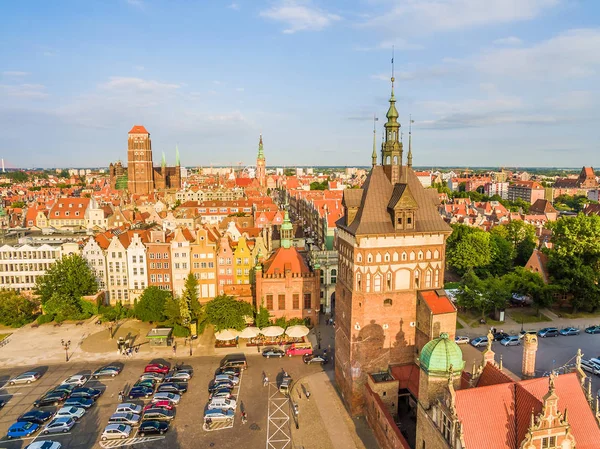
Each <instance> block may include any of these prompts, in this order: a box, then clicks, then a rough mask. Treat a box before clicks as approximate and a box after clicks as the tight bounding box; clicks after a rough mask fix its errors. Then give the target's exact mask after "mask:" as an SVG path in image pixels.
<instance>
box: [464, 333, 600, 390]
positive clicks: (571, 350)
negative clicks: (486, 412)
mask: <svg viewBox="0 0 600 449" xmlns="http://www.w3.org/2000/svg"><path fill="white" fill-rule="evenodd" d="M479 349H480V350H483V349H485V348H479ZM492 349H493V351H494V352H495V353H496V361H498V360H499V357H500V354H502V363H503V364H504V366H505V367H506V368H508V369H509V370H510V371H512V372H513V373H515V374H516V375H518V376H520V375H521V363H522V360H523V346H502V345H501V344H500V343H499V342H494V343H493V346H492ZM577 349H581V352H583V358H588V359H589V358H592V357H599V356H600V334H593V335H590V334H586V333H585V332H583V331H582V332H581V334H580V335H571V336H566V337H565V336H558V337H548V338H538V351H537V354H536V360H535V368H536V376H543V375H544V373H547V372H549V371H551V370H553V369H557V368H559V367H561V366H564V365H574V364H575V355H576V354H577ZM467 365H468V363H467ZM586 374H588V375H589V376H591V378H592V386H593V391H598V389H600V377H598V376H596V375H593V374H590V373H586Z"/></svg>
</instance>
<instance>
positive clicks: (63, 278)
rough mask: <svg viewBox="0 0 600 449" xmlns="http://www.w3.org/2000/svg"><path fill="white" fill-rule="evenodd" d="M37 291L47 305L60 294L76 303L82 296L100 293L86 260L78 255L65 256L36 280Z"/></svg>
mask: <svg viewBox="0 0 600 449" xmlns="http://www.w3.org/2000/svg"><path fill="white" fill-rule="evenodd" d="M35 291H36V293H37V294H38V295H40V300H41V302H42V304H45V303H46V302H47V301H48V300H50V298H51V297H52V295H54V294H58V295H59V296H61V297H65V298H68V299H70V300H72V302H75V300H79V299H80V298H81V297H82V296H85V295H92V294H94V293H96V292H97V291H98V283H97V282H96V278H95V277H94V274H93V273H92V270H91V269H90V267H89V266H88V264H87V262H86V261H85V259H83V258H82V257H81V256H79V255H78V254H71V255H69V256H63V258H62V259H60V260H57V261H56V262H55V263H54V264H53V265H52V266H51V267H50V268H49V269H48V270H46V273H45V274H44V275H43V276H39V277H38V278H37V280H36V286H35Z"/></svg>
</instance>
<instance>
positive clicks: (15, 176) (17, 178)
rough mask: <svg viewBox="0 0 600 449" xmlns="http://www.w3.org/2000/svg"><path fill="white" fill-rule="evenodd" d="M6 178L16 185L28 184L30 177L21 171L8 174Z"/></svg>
mask: <svg viewBox="0 0 600 449" xmlns="http://www.w3.org/2000/svg"><path fill="white" fill-rule="evenodd" d="M6 176H7V177H8V178H10V179H12V181H13V182H16V183H22V182H27V181H28V180H29V175H28V174H27V173H25V172H24V171H21V170H19V171H13V172H10V173H7V175H6Z"/></svg>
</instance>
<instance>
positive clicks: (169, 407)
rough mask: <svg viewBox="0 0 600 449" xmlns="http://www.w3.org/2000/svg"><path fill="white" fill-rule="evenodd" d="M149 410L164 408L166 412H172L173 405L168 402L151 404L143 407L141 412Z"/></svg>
mask: <svg viewBox="0 0 600 449" xmlns="http://www.w3.org/2000/svg"><path fill="white" fill-rule="evenodd" d="M150 408H166V409H167V410H173V404H172V403H170V402H169V401H156V402H151V403H150V404H147V405H146V406H145V407H144V409H143V411H144V412H145V411H146V410H148V409H150Z"/></svg>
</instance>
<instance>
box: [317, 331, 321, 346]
mask: <svg viewBox="0 0 600 449" xmlns="http://www.w3.org/2000/svg"><path fill="white" fill-rule="evenodd" d="M317 348H318V349H319V350H320V349H321V332H320V331H318V332H317Z"/></svg>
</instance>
